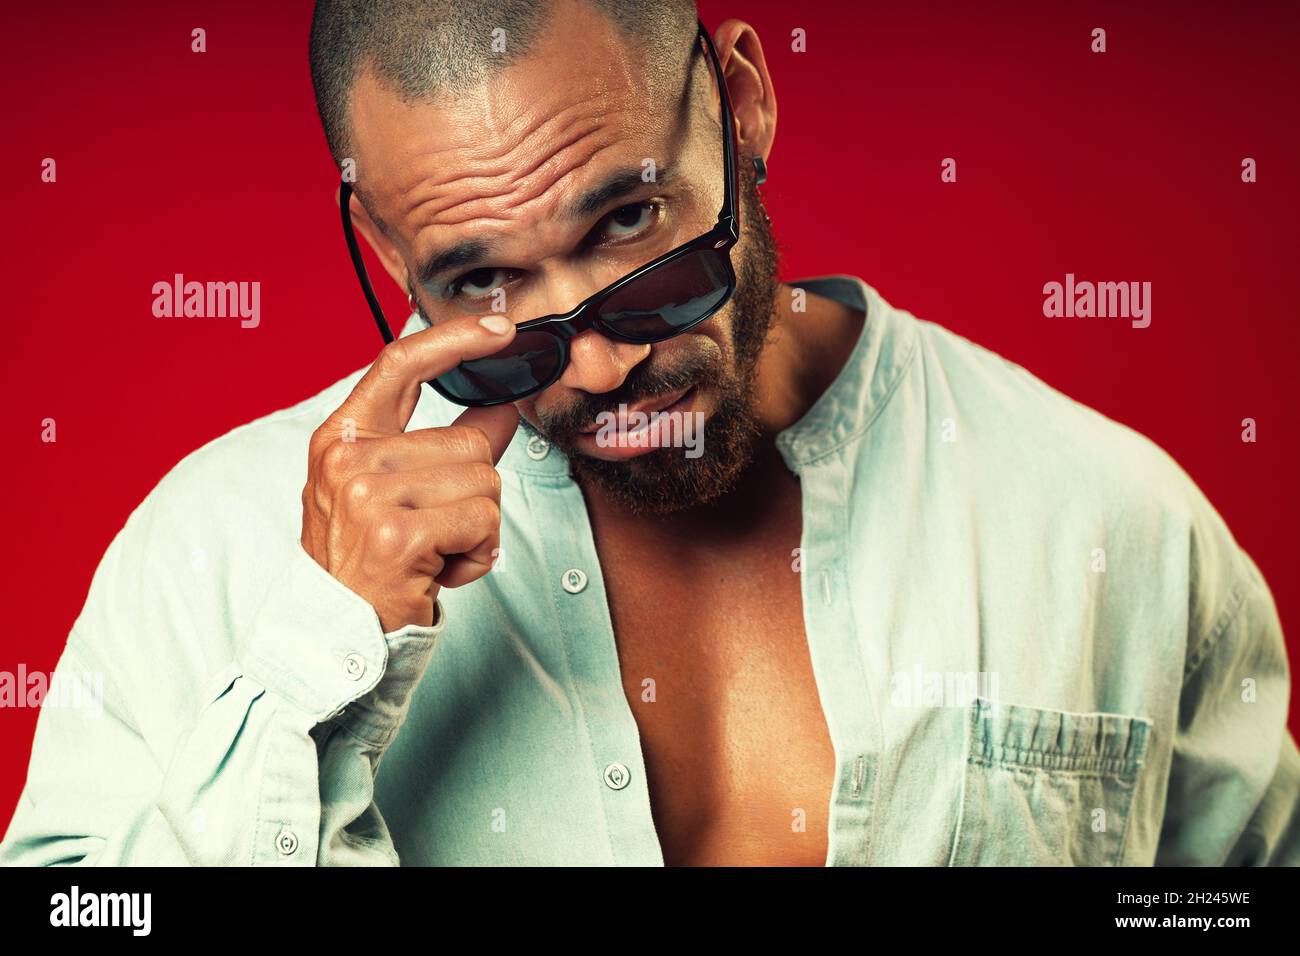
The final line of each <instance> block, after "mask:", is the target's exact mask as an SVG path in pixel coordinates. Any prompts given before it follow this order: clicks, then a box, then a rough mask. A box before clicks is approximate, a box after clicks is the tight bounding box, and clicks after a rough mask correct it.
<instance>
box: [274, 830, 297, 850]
mask: <svg viewBox="0 0 1300 956" xmlns="http://www.w3.org/2000/svg"><path fill="white" fill-rule="evenodd" d="M275 848H276V849H277V850H279V851H280V854H281V855H282V856H292V855H293V852H294V851H295V850H296V849H298V834H296V833H294V832H293V831H292V830H290V829H289V828H288V827H285V828H284V829H282V830H281V831H280V832H279V833H278V834H277V835H276V838H275Z"/></svg>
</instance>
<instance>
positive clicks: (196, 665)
mask: <svg viewBox="0 0 1300 956" xmlns="http://www.w3.org/2000/svg"><path fill="white" fill-rule="evenodd" d="M363 371H364V370H361V371H357V372H354V373H353V374H352V375H349V376H348V377H346V378H344V379H341V380H340V381H338V382H336V383H335V384H333V385H331V386H329V387H328V388H326V389H324V390H323V391H321V392H319V393H317V394H316V395H313V396H311V397H310V398H308V399H305V400H304V401H302V402H299V403H297V404H295V405H293V406H290V407H287V408H283V409H280V410H277V411H275V412H272V413H270V414H268V415H265V416H262V417H260V418H257V419H255V420H253V421H250V422H247V423H245V424H243V425H240V426H238V427H236V428H233V429H231V430H230V431H228V432H226V433H225V434H223V435H221V436H219V437H217V438H214V439H212V440H211V441H208V442H205V443H204V444H203V445H201V446H200V447H199V448H197V449H195V450H194V451H192V452H190V453H189V454H187V455H186V456H185V457H184V458H182V459H181V460H180V461H178V462H177V463H176V464H175V465H174V466H173V467H172V468H171V469H169V470H168V471H167V472H166V474H164V475H163V476H162V477H161V478H160V479H159V481H158V482H157V483H156V484H155V485H154V487H153V488H152V490H150V492H149V493H148V494H147V495H146V496H145V497H144V498H143V499H142V500H141V501H140V503H139V504H138V505H136V507H135V508H134V509H133V510H132V511H131V513H130V515H129V516H128V517H127V519H126V521H125V522H124V524H123V526H122V528H121V529H120V530H119V531H118V532H117V534H116V535H115V536H114V538H113V540H112V542H111V543H110V544H109V546H108V548H107V549H106V550H105V552H104V554H103V556H102V557H101V559H100V561H99V564H98V566H97V567H96V570H95V573H94V576H93V578H92V580H91V584H90V588H89V591H88V593H87V597H86V601H85V603H84V605H83V607H82V609H81V612H80V614H79V615H78V616H77V619H76V621H75V622H74V624H73V627H72V634H71V636H70V638H69V641H70V643H77V644H79V645H81V647H82V649H83V650H84V651H85V652H86V653H89V654H93V655H94V656H95V657H96V658H98V659H100V660H103V659H105V658H106V657H113V658H120V659H122V660H125V661H130V660H134V661H136V663H137V664H138V665H141V664H143V662H146V661H152V662H156V665H157V666H164V662H167V661H170V662H173V663H175V662H178V661H181V660H184V661H185V665H186V666H185V667H184V668H183V669H185V670H187V671H188V672H190V673H194V674H197V673H203V672H209V671H212V670H215V669H218V668H219V667H220V666H222V665H224V664H225V663H226V662H227V661H228V660H229V657H230V654H231V653H232V651H233V647H234V639H235V635H237V634H238V633H239V632H240V630H241V628H242V627H243V626H244V625H245V624H246V623H247V621H248V620H249V619H251V617H252V615H253V614H254V613H255V612H256V610H257V607H258V606H260V603H261V601H262V600H263V598H264V597H265V594H266V589H267V586H268V584H269V582H270V581H272V580H274V577H275V575H276V573H277V572H278V571H279V570H280V569H281V568H283V567H284V566H285V564H286V562H287V561H288V560H289V558H290V556H291V555H292V553H293V549H294V548H296V547H297V546H298V544H297V542H298V538H299V536H300V533H301V520H302V497H301V495H302V488H303V484H304V482H305V481H306V469H307V458H306V452H307V446H308V442H309V441H310V438H311V434H312V432H313V431H315V429H316V428H317V427H318V426H319V425H320V424H321V422H323V421H324V420H325V418H326V417H328V416H329V414H330V413H331V412H332V411H333V410H334V409H335V408H337V407H338V405H339V404H340V403H341V402H342V401H343V398H344V397H345V396H346V395H347V393H348V392H349V391H350V390H351V388H352V386H353V385H354V384H355V382H356V380H357V379H358V378H359V377H360V376H361V374H362V373H363Z"/></svg>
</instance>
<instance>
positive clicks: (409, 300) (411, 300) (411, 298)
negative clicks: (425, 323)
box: [406, 289, 420, 312]
mask: <svg viewBox="0 0 1300 956" xmlns="http://www.w3.org/2000/svg"><path fill="white" fill-rule="evenodd" d="M406 304H407V305H409V306H410V307H411V311H412V312H419V311H420V307H419V306H418V305H416V304H415V294H414V293H413V292H411V291H410V290H409V289H408V290H407V292H406Z"/></svg>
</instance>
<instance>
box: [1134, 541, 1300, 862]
mask: <svg viewBox="0 0 1300 956" xmlns="http://www.w3.org/2000/svg"><path fill="white" fill-rule="evenodd" d="M1231 551H1233V552H1235V556H1236V558H1237V561H1236V562H1234V565H1235V566H1236V567H1238V568H1240V570H1239V571H1238V573H1237V576H1236V578H1235V582H1234V584H1233V585H1232V586H1231V587H1230V588H1228V589H1227V592H1226V599H1225V601H1224V602H1223V605H1222V607H1221V610H1220V612H1219V613H1218V614H1217V616H1215V617H1207V622H1208V623H1209V627H1208V633H1205V634H1203V635H1202V637H1201V640H1200V642H1199V643H1198V644H1196V645H1194V646H1193V649H1192V652H1191V654H1190V656H1189V659H1188V662H1187V670H1186V674H1185V677H1184V680H1183V690H1182V696H1181V699H1180V706H1179V715H1178V725H1177V729H1176V732H1175V736H1174V743H1173V760H1172V765H1171V771H1170V781H1169V791H1168V796H1167V801H1166V807H1165V818H1164V823H1163V826H1162V829H1161V836H1160V847H1159V850H1158V853H1157V857H1156V861H1155V862H1156V864H1157V865H1165V866H1169V865H1173V866H1189V865H1190V866H1218V865H1227V866H1276V865H1283V866H1296V865H1300V753H1298V752H1297V749H1296V743H1295V740H1294V738H1293V737H1292V735H1291V733H1290V731H1289V730H1288V729H1287V716H1288V709H1289V696H1290V676H1289V669H1288V663H1287V650H1286V644H1285V642H1284V640H1283V637H1282V627H1281V623H1280V622H1279V619H1278V614H1277V608H1276V606H1275V604H1274V602H1273V598H1272V595H1271V594H1270V593H1269V589H1268V586H1267V584H1266V583H1265V582H1264V578H1263V577H1262V575H1261V574H1260V572H1259V569H1258V568H1257V567H1256V565H1255V563H1254V562H1253V561H1252V560H1251V559H1250V557H1249V556H1248V555H1246V554H1245V552H1243V551H1241V550H1240V549H1238V548H1236V547H1235V545H1234V546H1232V548H1231ZM1230 580H1231V579H1230ZM1192 601H1193V605H1195V604H1196V603H1197V598H1196V596H1195V595H1194V596H1193V599H1192ZM1193 618H1194V619H1195V614H1194V615H1193Z"/></svg>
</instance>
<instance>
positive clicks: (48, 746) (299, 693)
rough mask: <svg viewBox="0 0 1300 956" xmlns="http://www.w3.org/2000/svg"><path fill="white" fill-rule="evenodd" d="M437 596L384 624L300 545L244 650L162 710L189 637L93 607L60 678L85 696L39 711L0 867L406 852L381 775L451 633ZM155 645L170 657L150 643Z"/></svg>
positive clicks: (300, 861)
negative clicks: (403, 619)
mask: <svg viewBox="0 0 1300 956" xmlns="http://www.w3.org/2000/svg"><path fill="white" fill-rule="evenodd" d="M122 550H123V549H122V547H121V542H120V541H119V542H116V543H115V544H114V546H113V547H112V548H110V551H109V553H108V554H107V555H106V556H105V560H104V562H103V564H102V565H101V567H102V569H103V570H102V571H101V572H97V574H96V580H97V582H98V583H99V584H100V585H101V586H104V585H105V584H106V582H108V581H112V580H115V579H118V578H119V576H120V575H119V571H120V569H119V567H118V563H119V560H120V556H121V554H122ZM96 590H97V589H96ZM93 596H94V597H96V598H100V597H102V595H101V594H93ZM88 603H90V602H88ZM107 603H108V604H110V605H111V604H113V603H114V602H113V601H112V600H110V601H108V602H107ZM436 608H437V611H436V615H437V616H436V618H435V621H434V625H433V626H432V627H421V626H419V625H408V626H406V627H403V628H401V629H400V630H397V631H395V632H393V633H391V634H382V633H381V632H380V626H379V623H378V619H377V617H376V615H375V612H374V610H373V609H372V608H371V607H370V606H369V605H368V604H367V603H366V602H365V601H364V600H363V599H361V598H360V597H359V596H357V595H355V594H353V593H352V592H350V591H348V589H347V588H345V587H344V586H343V585H342V584H340V583H339V582H337V581H335V580H334V579H333V578H331V577H330V576H329V575H328V574H327V573H326V572H325V571H324V569H322V568H321V567H320V566H319V565H318V564H316V563H315V562H314V561H313V560H312V559H311V558H310V557H309V556H307V555H306V554H305V553H304V552H302V551H301V550H300V549H299V550H298V551H297V553H296V554H295V556H294V558H293V560H292V561H291V562H290V566H289V567H288V568H287V569H286V571H285V574H284V575H283V577H282V578H281V579H280V580H279V581H277V582H276V583H275V584H274V586H272V587H271V588H270V589H269V591H268V598H267V600H266V602H265V604H264V605H263V606H262V608H261V610H260V611H259V612H258V614H257V617H256V619H255V621H254V624H253V628H252V632H251V634H250V637H249V640H248V642H247V644H246V645H245V646H243V647H242V648H241V649H240V652H239V654H238V655H237V657H236V659H235V660H233V661H230V662H229V663H228V664H227V665H226V666H224V667H222V668H220V669H219V670H218V671H216V673H214V674H213V675H212V676H211V677H209V678H208V679H207V680H206V682H205V683H203V689H202V691H201V692H200V693H198V695H197V697H196V698H192V699H191V705H190V707H189V710H188V712H175V713H173V714H171V720H170V721H168V719H167V716H168V715H167V714H165V713H160V712H159V709H158V702H159V700H160V699H166V698H167V696H168V694H167V693H166V692H160V686H159V685H160V682H166V684H167V685H168V686H169V687H174V686H175V685H176V684H180V685H182V686H184V685H185V683H186V680H187V677H186V676H185V675H184V674H183V671H184V670H185V664H184V655H183V654H182V653H179V649H180V648H181V647H182V643H181V642H182V641H183V640H184V639H185V637H186V635H184V634H181V633H172V634H168V635H165V636H163V640H162V641H158V640H153V639H148V638H146V639H139V635H138V632H137V633H133V632H135V631H136V629H135V627H134V626H132V625H129V624H127V623H125V622H123V623H122V625H121V626H120V627H113V626H112V625H111V623H110V621H109V619H108V618H107V616H106V615H101V614H95V615H85V614H83V616H82V617H81V618H79V619H78V622H77V625H75V626H74V628H73V631H72V633H71V635H70V636H69V639H68V642H67V645H66V646H65V648H64V651H63V654H62V657H61V658H60V661H59V664H58V668H57V670H56V675H57V676H56V677H55V680H56V681H62V682H63V683H64V685H65V687H72V686H73V685H75V686H76V687H77V688H80V689H83V690H84V691H85V693H83V694H82V695H81V703H82V704H83V705H82V706H63V705H60V706H53V705H54V704H56V703H58V704H63V703H65V702H73V701H75V700H76V699H77V698H76V695H74V694H72V693H66V694H60V695H58V697H57V698H56V699H55V700H51V701H47V706H44V707H42V710H41V714H40V717H39V719H38V722H37V727H36V737H35V741H34V747H33V753H32V758H31V762H30V765H29V768H28V777H27V784H26V787H25V788H24V790H23V793H22V795H21V797H20V799H19V803H18V807H17V809H16V811H15V814H14V818H13V821H12V822H11V824H10V827H9V830H8V833H7V835H6V836H5V839H4V841H3V843H0V863H5V864H16V865H28V866H43V865H57V864H77V865H104V866H120V865H137V864H148V865H177V864H182V865H183V864H201V865H224V864H235V865H249V864H273V865H312V864H322V865H368V864H378V865H389V864H397V863H398V858H397V854H396V852H395V851H394V850H393V846H392V841H391V839H390V837H389V835H388V831H387V828H386V827H385V826H384V822H383V818H382V817H381V816H380V814H379V812H378V810H377V809H376V808H375V806H374V802H373V796H374V789H373V784H374V773H375V771H376V769H377V767H378V764H379V760H380V758H381V757H382V755H383V753H384V751H385V749H386V748H387V746H388V744H389V743H391V741H392V740H393V738H394V737H395V736H396V734H397V731H398V729H399V727H400V726H401V723H402V721H403V719H404V718H405V715H406V710H407V707H408V706H409V702H410V696H411V694H412V692H413V690H414V688H415V685H416V684H417V683H418V682H419V680H420V677H421V675H422V674H423V672H424V670H425V667H426V666H427V664H428V662H429V659H430V657H431V655H432V652H433V648H434V645H435V644H436V641H437V639H438V636H439V635H440V634H441V632H442V628H443V625H444V621H443V618H442V610H441V605H440V604H438V605H436ZM160 643H162V644H166V645H169V646H173V647H176V648H177V649H178V653H176V654H175V655H174V656H172V657H170V658H163V659H159V658H158V657H156V656H153V657H150V656H147V655H142V653H141V649H142V648H147V647H150V646H153V647H157V646H158V645H159V644H160ZM52 686H53V685H52ZM101 691H102V693H101ZM87 702H88V703H89V706H87V705H86V704H87ZM96 704H97V705H98V706H96ZM169 723H170V724H171V727H172V728H174V730H169V729H168V725H169Z"/></svg>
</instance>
